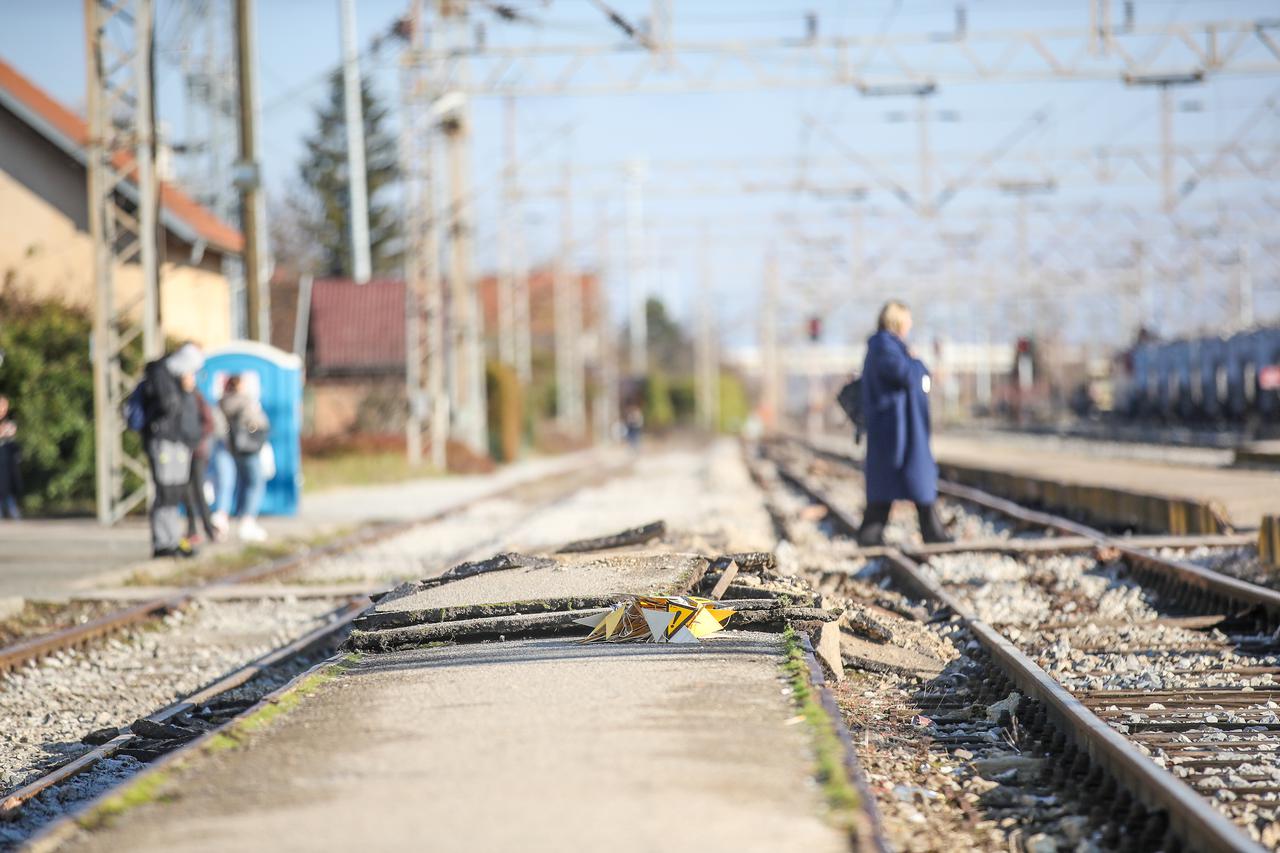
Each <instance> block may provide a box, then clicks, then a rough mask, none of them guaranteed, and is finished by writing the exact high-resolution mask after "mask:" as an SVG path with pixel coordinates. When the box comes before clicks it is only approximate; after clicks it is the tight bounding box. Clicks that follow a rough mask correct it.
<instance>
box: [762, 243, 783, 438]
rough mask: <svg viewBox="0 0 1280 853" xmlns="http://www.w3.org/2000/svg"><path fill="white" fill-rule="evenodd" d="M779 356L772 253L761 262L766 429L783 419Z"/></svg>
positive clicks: (776, 297) (776, 291)
mask: <svg viewBox="0 0 1280 853" xmlns="http://www.w3.org/2000/svg"><path fill="white" fill-rule="evenodd" d="M778 358H779V353H778V259H777V257H776V256H775V255H774V254H773V252H772V251H770V252H769V255H768V257H766V258H765V262H764V298H763V299H762V300H761V306H760V368H761V369H760V390H761V393H760V397H761V402H762V403H763V408H764V420H765V426H767V427H769V428H771V429H776V428H777V427H778V426H779V425H780V423H781V420H782V402H783V400H782V392H783V389H782V369H781V368H782V366H781V364H780V363H779V360H778Z"/></svg>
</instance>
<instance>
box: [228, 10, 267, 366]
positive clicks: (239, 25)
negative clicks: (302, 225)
mask: <svg viewBox="0 0 1280 853" xmlns="http://www.w3.org/2000/svg"><path fill="white" fill-rule="evenodd" d="M235 2H236V71H237V75H238V79H239V84H240V99H239V112H240V160H239V162H238V163H236V179H235V183H236V186H237V187H239V189H240V230H241V232H243V234H244V274H245V291H246V302H247V305H246V314H247V317H246V320H247V323H246V326H247V328H248V332H249V338H250V339H251V340H255V341H263V342H264V343H269V342H270V339H271V322H270V317H271V292H270V291H269V290H268V288H267V279H268V269H269V265H268V258H267V200H266V194H265V193H264V192H263V191H262V158H261V156H260V155H259V152H258V133H257V125H258V115H259V110H260V106H259V104H258V88H257V82H256V80H257V65H256V55H257V54H256V47H255V39H254V32H253V0H235Z"/></svg>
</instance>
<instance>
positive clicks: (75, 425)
mask: <svg viewBox="0 0 1280 853" xmlns="http://www.w3.org/2000/svg"><path fill="white" fill-rule="evenodd" d="M92 330H93V322H92V320H91V317H90V315H89V312H88V311H86V310H84V309H81V308H72V307H68V306H66V305H63V304H62V303H60V302H55V301H48V300H35V299H30V298H27V297H25V296H22V295H20V294H18V293H16V292H14V291H13V290H11V289H5V290H3V291H0V351H3V353H4V362H3V364H0V394H3V395H5V396H6V397H8V398H9V399H10V401H11V402H12V405H13V418H14V420H15V421H16V422H17V424H18V437H19V440H20V441H21V444H22V458H23V463H22V472H23V479H24V480H25V484H26V492H27V494H26V500H25V501H24V503H25V505H26V508H27V510H28V511H30V512H33V513H61V512H73V511H88V510H91V509H92V507H93V502H94V446H93V444H94V435H93V366H92V364H91V362H90V359H89V342H90V339H91V336H92ZM126 356H127V357H126V359H125V361H126V363H125V369H126V371H128V372H130V373H133V372H135V371H136V370H137V369H138V368H139V366H140V361H141V350H140V347H135V348H134V350H133V351H131V352H129V353H127V354H126ZM125 448H126V450H128V451H131V452H136V451H137V449H138V436H137V435H136V434H135V433H127V434H126V435H125ZM136 485H137V482H136V480H132V479H131V481H130V482H129V483H128V487H129V488H133V487H134V486H136Z"/></svg>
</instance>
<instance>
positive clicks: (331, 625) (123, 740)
mask: <svg viewBox="0 0 1280 853" xmlns="http://www.w3.org/2000/svg"><path fill="white" fill-rule="evenodd" d="M368 603H369V599H368V598H367V597H364V596H361V597H359V598H356V599H353V600H351V601H350V602H348V603H347V604H345V605H343V606H342V607H340V608H338V609H337V610H336V611H334V612H332V613H330V614H329V615H330V617H331V618H330V621H328V622H326V623H325V624H323V625H321V626H319V627H317V628H315V629H313V630H311V631H309V632H307V633H306V634H303V635H302V636H301V637H298V638H296V639H294V640H293V641H291V642H289V643H287V644H286V645H284V646H281V647H279V648H277V649H274V650H272V651H270V652H267V653H266V654H264V655H262V656H261V657H258V658H256V659H254V660H252V661H250V662H249V663H247V664H245V665H244V666H242V667H240V668H239V669H236V670H234V671H232V672H230V673H228V674H227V675H224V676H223V677H222V678H219V679H218V680H217V681H214V682H213V683H212V684H208V685H206V686H204V687H202V688H200V689H199V690H197V691H196V692H195V693H192V694H190V695H189V696H185V697H183V698H182V699H179V700H178V701H177V702H174V703H172V704H170V705H168V706H166V707H164V708H162V709H160V710H159V711H155V712H154V713H151V714H148V715H147V716H145V717H143V718H142V719H144V720H148V721H150V722H153V723H164V722H167V721H169V720H171V719H173V718H174V717H176V716H178V715H179V714H181V713H183V712H185V711H190V710H191V709H193V708H196V707H199V706H200V705H203V704H205V703H207V702H209V701H210V700H211V699H213V698H215V697H217V696H219V695H221V694H223V693H226V692H227V691H228V690H232V689H234V688H236V687H239V686H241V685H243V684H246V683H247V682H249V681H251V680H253V679H254V678H256V677H257V676H259V675H261V674H262V673H264V672H266V671H267V670H268V669H270V668H271V667H273V666H275V665H277V664H279V663H281V662H282V661H285V660H287V659H289V658H291V657H295V656H297V655H302V654H306V653H307V652H309V651H311V650H313V649H314V648H316V647H317V646H321V645H323V644H324V643H325V642H326V641H328V640H329V639H330V638H332V637H334V636H335V635H337V634H339V633H341V632H342V631H343V630H344V629H345V628H346V627H347V626H348V625H350V624H351V623H352V622H353V621H354V620H355V619H356V617H357V616H359V615H360V614H361V613H363V612H364V611H365V608H366V607H367V606H368ZM133 736H134V735H133V732H132V731H131V730H130V729H129V727H128V726H126V727H124V728H123V730H122V731H121V733H120V734H118V735H116V736H115V737H114V738H112V739H111V740H109V741H107V742H106V743H104V744H101V745H99V746H96V747H94V748H93V749H91V750H90V751H89V752H86V753H85V754H84V755H81V756H79V757H77V758H76V759H75V760H73V761H71V762H69V763H67V764H64V765H62V766H60V767H57V768H55V769H53V770H51V771H50V772H48V773H46V774H44V775H43V776H40V777H39V778H37V779H34V780H32V781H31V782H28V783H27V784H25V785H23V786H22V787H21V788H18V789H17V790H15V791H13V792H12V793H11V794H9V796H7V797H6V798H5V799H4V801H3V802H0V820H14V819H16V818H17V817H18V815H19V814H20V813H21V810H22V806H23V805H24V804H25V803H26V802H27V801H28V800H30V799H31V798H33V797H35V796H38V795H39V794H40V793H41V792H43V791H45V790H47V789H49V788H51V787H53V786H54V785H58V784H61V783H62V782H65V781H66V780H68V779H70V778H71V777H72V776H75V775H77V774H79V773H82V772H84V771H85V770H88V769H89V768H90V767H92V766H93V765H95V764H97V763H98V762H99V761H101V760H103V759H104V758H110V757H111V756H113V755H115V754H116V753H117V752H119V751H120V749H121V748H122V747H124V746H125V745H126V744H127V743H128V742H129V741H130V740H131V739H132V738H133Z"/></svg>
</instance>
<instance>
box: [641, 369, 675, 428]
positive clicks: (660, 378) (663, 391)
mask: <svg viewBox="0 0 1280 853" xmlns="http://www.w3.org/2000/svg"><path fill="white" fill-rule="evenodd" d="M675 420H676V412H675V408H674V407H673V406H672V405H671V391H670V388H669V386H668V383H667V374H665V373H664V372H662V371H661V370H657V369H655V370H652V371H650V373H649V376H648V378H647V379H646V380H645V383H644V425H645V429H650V430H655V431H661V430H664V429H669V428H670V427H671V425H672V424H674V423H675Z"/></svg>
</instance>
